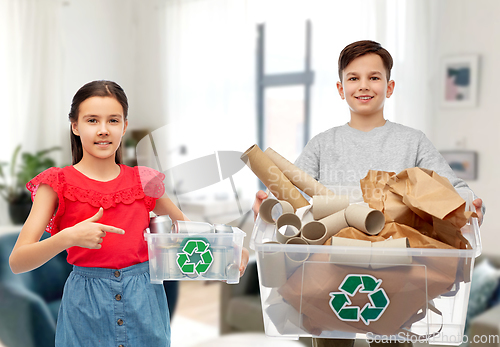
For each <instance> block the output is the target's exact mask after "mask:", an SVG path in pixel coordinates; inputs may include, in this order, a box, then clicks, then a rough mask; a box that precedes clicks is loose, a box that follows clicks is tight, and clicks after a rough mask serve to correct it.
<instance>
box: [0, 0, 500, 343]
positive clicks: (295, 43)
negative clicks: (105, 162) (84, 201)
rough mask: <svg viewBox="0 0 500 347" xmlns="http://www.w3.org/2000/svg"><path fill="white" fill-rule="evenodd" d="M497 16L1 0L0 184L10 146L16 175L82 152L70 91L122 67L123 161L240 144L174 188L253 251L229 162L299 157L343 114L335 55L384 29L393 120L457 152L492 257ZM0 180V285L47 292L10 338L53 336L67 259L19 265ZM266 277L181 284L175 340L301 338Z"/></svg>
mask: <svg viewBox="0 0 500 347" xmlns="http://www.w3.org/2000/svg"><path fill="white" fill-rule="evenodd" d="M498 13H500V2H498V1H496V0H479V1H468V0H376V1H372V0H364V1H363V0H356V1H320V0H307V1H305V0H304V1H289V0H142V1H136V0H0V81H1V82H2V83H0V105H2V109H1V115H0V117H1V126H0V148H1V151H0V162H4V163H6V164H5V165H3V166H2V168H3V175H4V178H5V179H4V181H3V183H2V184H7V185H9V184H10V185H11V186H12V185H13V184H14V182H13V181H12V179H11V177H10V175H9V172H10V170H11V169H12V166H13V164H14V163H13V161H12V157H13V155H14V154H15V153H16V150H17V151H18V152H17V154H18V156H17V162H16V163H15V166H14V169H15V170H16V171H15V172H19V170H20V172H21V175H20V176H19V180H20V182H21V181H22V180H23V179H30V178H31V177H33V176H34V175H36V173H37V172H39V171H41V170H43V169H44V168H46V167H48V166H53V165H55V166H61V167H62V166H66V165H70V164H71V152H70V142H69V121H68V119H67V114H68V112H69V108H70V104H71V98H72V96H73V95H74V93H75V92H76V91H77V90H78V89H79V88H80V87H81V86H82V85H83V84H85V83H87V82H89V81H92V80H96V79H107V80H113V81H116V82H117V83H118V84H120V85H121V86H122V87H123V88H124V89H125V92H126V93H127V96H128V98H129V105H130V109H129V118H128V120H129V128H128V131H127V134H126V136H125V139H124V143H123V145H124V146H125V163H126V164H128V165H137V164H139V165H148V166H151V167H154V168H161V169H162V170H163V171H165V170H168V169H171V168H175V167H177V166H179V165H180V164H183V163H188V162H191V163H195V162H193V161H194V160H196V159H199V158H202V157H206V156H212V155H214V153H215V157H216V158H217V161H218V162H220V163H221V160H222V158H223V155H222V154H221V153H230V152H233V155H232V156H231V155H229V156H228V157H227V158H228V159H227V160H229V161H231V164H230V167H231V168H232V169H233V170H232V171H231V172H230V173H229V174H228V175H226V176H224V175H220V174H219V175H217V173H215V177H216V178H217V177H218V178H219V179H214V180H210V179H206V177H208V176H209V174H208V173H207V172H204V173H203V175H200V174H199V173H198V175H197V176H196V177H194V178H192V179H193V180H194V181H196V180H197V179H198V180H199V181H200V182H202V183H203V184H201V183H200V182H197V183H193V184H192V185H191V186H189V182H186V181H174V182H172V183H171V187H170V190H169V192H170V193H171V197H172V199H173V200H174V201H175V202H176V203H177V204H178V205H179V206H180V207H181V208H182V210H183V211H184V212H185V213H186V214H187V215H188V217H190V218H191V219H192V220H203V221H208V222H211V223H226V224H231V225H233V226H238V227H240V228H241V229H242V230H243V231H245V232H246V233H247V237H246V240H245V244H246V245H247V248H248V241H249V239H250V235H251V232H252V228H253V215H252V214H251V212H250V208H251V204H252V202H253V198H254V195H255V192H256V191H257V190H258V189H259V183H258V181H257V179H256V178H255V176H254V175H253V174H251V172H249V170H248V169H247V168H246V167H243V165H242V163H239V162H238V160H234V158H238V157H239V154H238V153H239V152H244V151H245V150H246V149H247V148H248V147H250V146H251V145H252V144H254V143H258V144H259V146H260V147H261V148H263V149H264V148H267V147H268V146H271V147H273V149H275V150H276V151H277V152H279V153H281V154H282V155H283V156H285V157H286V158H287V159H289V160H290V161H294V160H295V158H296V157H297V156H298V154H299V153H300V152H301V150H302V148H303V147H304V145H305V144H306V143H307V141H308V140H309V139H310V138H311V137H313V136H314V135H316V134H318V133H319V132H321V131H324V130H326V129H328V128H330V127H333V126H338V125H342V124H345V123H346V122H347V121H348V120H349V111H348V108H347V105H346V104H345V103H344V102H343V101H342V100H341V99H340V97H339V96H338V93H337V89H336V85H335V83H336V82H337V80H338V74H337V58H338V55H339V53H340V51H341V50H342V48H344V47H345V46H346V45H347V44H349V43H351V42H353V41H357V40H361V39H372V40H375V41H378V42H380V43H381V44H382V45H383V46H384V47H385V48H387V49H388V50H389V52H391V54H392V56H393V58H394V68H393V73H392V78H393V79H394V80H395V81H396V91H395V94H394V95H393V96H392V97H391V98H390V99H389V100H387V102H386V108H385V109H386V113H385V115H386V118H387V119H389V120H391V121H394V122H398V123H402V124H404V125H407V126H410V127H413V128H416V129H420V130H422V131H423V132H424V133H425V134H426V135H427V136H428V137H429V138H430V140H431V141H432V142H433V143H434V145H435V146H436V147H437V149H438V150H440V151H443V153H447V154H448V155H450V156H451V157H450V158H451V159H450V163H451V164H452V166H453V167H454V169H456V171H457V173H458V174H460V175H463V177H465V178H466V181H467V183H468V184H469V186H470V187H471V188H472V189H473V190H474V192H475V193H476V194H477V195H478V196H480V197H481V198H482V199H483V201H484V202H485V204H486V206H487V215H486V218H485V222H484V224H483V226H482V227H481V235H482V244H483V254H485V255H486V256H491V257H493V258H494V257H497V258H498V256H499V255H500V254H499V251H498V244H500V236H499V235H500V233H499V232H498V227H496V226H495V221H494V218H495V217H494V216H495V214H496V211H498V210H499V208H500V206H499V205H500V201H499V200H498V199H497V194H499V193H500V190H499V186H498V185H497V184H496V182H497V180H498V178H499V177H500V164H499V160H498V153H497V151H498V150H499V149H500V136H499V132H500V117H498V105H497V98H498V96H496V92H497V91H498V88H497V85H498V81H499V80H500V69H499V68H498V61H500V22H499V21H498V20H497V18H496V15H497V14H498ZM454 73H456V76H458V77H456V78H453V76H454V75H453V74H454ZM153 143H154V145H155V147H156V149H157V153H156V154H157V156H154V155H153V154H152V153H153V151H152V146H153ZM19 145H20V146H21V147H19ZM54 147H56V148H55V149H53V148H54ZM44 150H50V151H49V152H45V151H44ZM223 151H224V152H223ZM235 153H236V155H235ZM215 157H214V158H215ZM194 165H198V166H199V167H200V169H201V170H203V165H202V163H201V162H199V163H198V164H194ZM221 165H222V164H221ZM201 172H203V171H201ZM227 176H229V177H227ZM186 180H187V179H186ZM21 183H23V182H21ZM0 191H1V193H2V194H3V197H4V198H3V199H0V237H2V238H4V239H3V241H2V244H0V246H1V247H0V248H1V252H0V253H2V254H0V261H1V264H0V269H1V272H0V275H1V277H2V278H1V279H0V281H1V282H2V286H0V298H1V297H2V295H4V293H5V292H6V291H7V289H5V288H6V287H9V286H14V287H15V288H16V289H15V290H20V289H19V288H25V287H26V288H28V289H22V290H29V291H35V292H36V291H37V290H38V291H41V294H40V293H39V294H37V295H39V298H37V299H36V300H35V301H36V303H35V304H33V303H29V304H27V303H25V302H24V301H22V300H21V298H20V296H18V297H14V298H13V299H12V300H9V304H10V305H11V309H10V310H8V308H6V309H7V312H9V314H8V315H6V314H4V313H2V314H0V315H1V316H2V317H3V318H2V319H0V320H1V323H0V341H1V342H2V343H3V344H4V345H5V346H7V347H15V346H21V345H22V346H45V345H47V346H49V345H50V344H44V343H45V342H43V343H42V342H41V341H44V339H46V340H47V341H50V340H51V339H52V338H53V335H51V334H53V332H52V331H53V327H54V324H55V318H56V312H57V307H58V302H57V300H58V295H60V293H59V292H60V288H59V287H57V285H56V283H59V282H61V283H64V279H65V277H64V276H63V274H65V273H66V272H65V271H67V267H65V266H64V265H61V264H62V263H64V255H62V257H61V262H60V263H56V260H54V263H53V266H54V268H53V269H51V270H45V271H40V272H37V273H34V274H33V275H29V276H31V277H29V278H28V277H23V278H22V280H20V279H19V278H18V277H15V276H13V275H12V274H9V271H10V270H9V269H8V264H7V260H8V255H9V253H10V250H11V249H12V246H13V242H15V235H16V233H18V232H19V230H20V228H21V224H22V220H23V219H22V218H23V217H22V215H23V211H26V209H27V210H29V204H28V205H26V204H25V201H24V200H25V199H26V196H25V195H24V194H23V191H22V189H21V190H19V188H15V187H14V189H11V190H9V189H7V188H6V187H4V186H0ZM23 199H24V200H23ZM17 215H21V216H17ZM12 235H14V237H13V236H12ZM250 252H251V253H252V251H251V250H250ZM54 272H55V273H58V274H60V276H59V277H61V278H55V279H54V278H52V277H50V276H51V275H50V274H53V273H54ZM256 276H257V274H256V270H255V267H254V266H253V265H251V266H250V268H249V271H247V274H246V275H245V277H244V278H242V280H241V283H240V285H237V286H229V285H226V284H223V283H220V282H195V281H191V282H182V283H181V284H180V285H179V287H178V289H179V291H178V294H179V295H178V296H177V295H175V292H176V290H175V289H171V290H172V293H173V294H170V299H169V300H171V304H172V306H174V304H176V305H175V310H174V311H173V315H172V346H174V347H177V346H186V347H187V346H212V345H213V346H215V345H217V346H225V345H228V346H229V345H235V344H236V343H238V345H240V343H242V341H243V342H245V341H253V342H252V343H251V345H256V344H257V343H260V344H261V345H263V346H266V345H267V344H266V343H268V344H271V343H273V345H274V346H275V345H276V344H278V345H280V343H282V344H283V346H288V345H289V346H293V345H294V344H297V343H299V342H290V341H288V342H287V341H280V342H276V341H274V340H265V339H263V338H262V337H263V333H262V331H263V326H262V316H261V313H260V311H259V309H260V302H259V297H258V296H257V295H256V294H258V282H257V281H258V279H257V277H256ZM56 277H57V276H56ZM40 281H43V283H49V282H50V283H51V285H53V287H54V288H52V291H50V290H49V289H47V288H46V287H45V288H42V289H40V288H38V287H40V285H39V284H38V285H37V283H40ZM57 281H59V282H57ZM167 293H168V290H167ZM30 295H32V294H30ZM236 296H244V297H245V296H246V299H245V300H240V301H237V300H236V301H235V300H233V299H234V297H236ZM4 299H5V297H4ZM16 300H19V301H16ZM40 300H41V301H40ZM2 305H4V307H5V300H4V301H3V303H2ZM23 305H28V306H30V305H31V306H33V305H34V306H36V307H35V308H33V307H31V308H30V309H24V308H23V307H22V306H23ZM35 311H36V313H33V312H35ZM22 312H31V313H30V315H29V316H26V315H23V314H22ZM44 315H45V316H46V315H48V316H50V317H51V318H50V319H42V318H41V317H45V316H44ZM259 317H260V320H259ZM42 321H44V322H42ZM19 322H22V324H24V326H22V327H21V326H20V325H19ZM51 329H52V330H51ZM26 330H28V331H29V332H30V333H29V334H28V333H26ZM228 333H233V334H232V335H227V334H228ZM234 333H237V334H236V335H235V334H234ZM221 334H223V335H224V336H220V335H221ZM210 341H212V342H210ZM213 341H217V342H213ZM214 343H215V344H214ZM224 343H225V344H224Z"/></svg>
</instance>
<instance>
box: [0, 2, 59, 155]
mask: <svg viewBox="0 0 500 347" xmlns="http://www.w3.org/2000/svg"><path fill="white" fill-rule="evenodd" d="M0 6H1V10H0V17H1V18H0V23H1V24H0V25H1V26H2V27H1V29H0V32H1V33H2V34H1V36H0V76H1V78H0V80H1V81H2V83H1V84H0V88H1V90H0V100H1V104H2V105H3V107H2V111H3V112H2V123H3V126H2V128H3V129H2V130H3V132H2V134H3V136H2V137H1V138H0V145H1V146H2V151H1V154H0V156H1V160H3V161H5V160H10V157H11V154H12V152H13V150H14V148H15V147H16V146H17V145H18V144H21V145H22V151H37V150H41V149H44V148H48V147H51V146H56V145H57V146H60V145H61V144H62V141H63V138H62V136H61V135H60V134H61V133H62V130H61V128H62V127H63V126H64V125H65V123H64V118H65V116H64V115H63V113H64V112H61V95H62V93H61V91H62V59H61V45H60V42H61V40H60V36H59V35H60V29H59V24H58V23H59V10H60V1H57V0H3V1H1V4H0ZM61 155H62V154H61V153H58V154H56V156H59V157H60V156H61Z"/></svg>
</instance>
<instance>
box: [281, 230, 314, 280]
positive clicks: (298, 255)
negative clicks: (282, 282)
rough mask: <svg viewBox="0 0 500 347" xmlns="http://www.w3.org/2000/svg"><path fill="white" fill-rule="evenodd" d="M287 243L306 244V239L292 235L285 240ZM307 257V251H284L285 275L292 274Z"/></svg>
mask: <svg viewBox="0 0 500 347" xmlns="http://www.w3.org/2000/svg"><path fill="white" fill-rule="evenodd" d="M286 244H287V245H307V244H308V243H307V241H306V240H304V239H302V238H300V237H292V238H290V239H288V240H287V241H286ZM307 258H309V252H292V251H287V252H285V264H286V274H287V277H290V276H291V275H293V273H294V272H295V270H297V268H299V267H300V266H301V265H302V263H304V262H305V261H306V260H307Z"/></svg>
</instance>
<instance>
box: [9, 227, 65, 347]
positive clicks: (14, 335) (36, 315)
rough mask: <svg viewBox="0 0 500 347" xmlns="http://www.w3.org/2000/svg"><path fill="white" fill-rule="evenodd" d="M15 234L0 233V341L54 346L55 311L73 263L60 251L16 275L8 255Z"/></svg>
mask: <svg viewBox="0 0 500 347" xmlns="http://www.w3.org/2000/svg"><path fill="white" fill-rule="evenodd" d="M17 236H18V234H17V233H8V234H5V235H2V236H0V340H1V341H2V342H3V343H4V344H5V345H6V346H9V347H17V346H23V347H27V346H37V347H38V346H40V347H45V346H54V339H55V328H56V320H57V313H58V310H59V305H60V303H61V298H62V292H63V288H64V283H65V282H66V278H67V277H68V275H69V273H70V272H71V270H72V266H71V265H69V264H68V263H67V262H66V254H65V253H60V254H58V255H57V256H56V257H54V258H53V259H51V260H50V261H48V262H47V263H46V264H45V265H43V266H41V267H39V268H38V269H36V270H33V271H30V272H27V273H23V274H18V275H15V274H14V273H12V271H11V270H10V267H9V256H10V253H11V251H12V249H13V248H14V244H15V243H16V240H17ZM48 236H49V235H48V233H44V235H43V237H42V238H46V237H48Z"/></svg>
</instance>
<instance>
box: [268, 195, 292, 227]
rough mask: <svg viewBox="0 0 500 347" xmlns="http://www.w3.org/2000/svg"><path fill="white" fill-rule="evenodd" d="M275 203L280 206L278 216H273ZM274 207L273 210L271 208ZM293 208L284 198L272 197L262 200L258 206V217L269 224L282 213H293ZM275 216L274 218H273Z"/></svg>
mask: <svg viewBox="0 0 500 347" xmlns="http://www.w3.org/2000/svg"><path fill="white" fill-rule="evenodd" d="M277 205H278V206H279V207H280V208H281V211H280V212H279V213H278V216H277V217H276V216H273V215H274V213H273V211H275V210H276V207H277ZM273 209H274V210H273ZM294 211H295V210H294V208H293V206H292V205H291V204H290V203H289V202H287V201H284V200H277V199H273V198H269V199H266V200H264V201H263V202H262V204H261V205H260V208H259V215H260V218H261V219H262V220H263V221H264V222H266V223H270V224H274V223H275V222H276V219H278V217H279V216H281V215H282V214H283V213H293V212H294ZM274 217H276V219H275V218H274Z"/></svg>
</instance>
